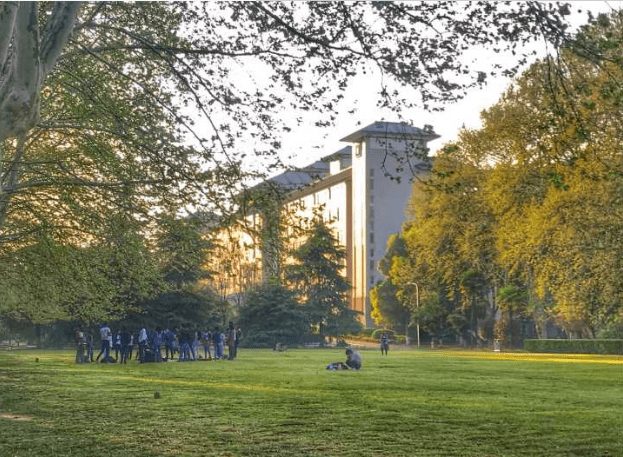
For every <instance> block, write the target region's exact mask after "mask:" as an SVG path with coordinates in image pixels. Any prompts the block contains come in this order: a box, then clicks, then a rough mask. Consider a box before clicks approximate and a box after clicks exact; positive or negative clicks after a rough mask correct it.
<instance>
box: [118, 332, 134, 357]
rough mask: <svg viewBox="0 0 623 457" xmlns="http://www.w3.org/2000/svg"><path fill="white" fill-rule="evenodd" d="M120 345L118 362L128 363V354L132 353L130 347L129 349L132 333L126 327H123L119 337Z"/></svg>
mask: <svg viewBox="0 0 623 457" xmlns="http://www.w3.org/2000/svg"><path fill="white" fill-rule="evenodd" d="M119 340H120V346H121V360H120V361H119V362H120V363H128V356H130V355H131V354H132V349H130V341H132V334H131V333H130V332H129V331H128V329H127V328H125V327H124V328H123V331H122V332H121V335H120V337H119Z"/></svg>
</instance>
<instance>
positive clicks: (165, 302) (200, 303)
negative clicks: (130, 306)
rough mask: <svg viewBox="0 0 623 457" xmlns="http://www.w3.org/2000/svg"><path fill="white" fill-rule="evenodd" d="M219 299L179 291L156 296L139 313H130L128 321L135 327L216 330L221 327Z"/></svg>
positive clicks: (141, 306)
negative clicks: (199, 326) (216, 327)
mask: <svg viewBox="0 0 623 457" xmlns="http://www.w3.org/2000/svg"><path fill="white" fill-rule="evenodd" d="M219 300H220V298H219V297H218V296H217V295H216V294H214V293H213V292H209V291H208V292H207V293H197V292H193V291H189V290H176V291H171V292H164V293H161V294H158V295H156V296H155V297H153V298H152V299H150V300H146V301H143V302H141V303H140V304H139V309H140V311H139V312H136V313H133V314H131V315H130V316H129V317H128V318H127V319H126V320H125V322H126V323H127V324H130V325H132V326H133V327H135V328H139V327H140V326H141V325H146V326H147V327H149V328H152V329H153V328H156V327H164V326H169V327H179V326H186V327H190V328H195V327H196V326H197V325H201V326H203V328H214V327H215V326H217V325H221V324H222V316H221V314H220V312H219Z"/></svg>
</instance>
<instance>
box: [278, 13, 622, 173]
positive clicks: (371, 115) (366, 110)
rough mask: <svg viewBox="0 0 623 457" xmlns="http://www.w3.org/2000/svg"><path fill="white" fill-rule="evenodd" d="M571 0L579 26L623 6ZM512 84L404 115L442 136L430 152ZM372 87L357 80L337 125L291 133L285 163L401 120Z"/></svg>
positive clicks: (472, 122) (475, 122)
mask: <svg viewBox="0 0 623 457" xmlns="http://www.w3.org/2000/svg"><path fill="white" fill-rule="evenodd" d="M570 3H571V5H572V11H574V12H575V11H577V9H582V10H584V12H583V13H582V14H581V15H577V14H574V15H573V16H572V17H573V25H574V26H576V27H577V26H579V25H582V24H585V23H586V22H587V15H586V12H585V11H586V10H589V9H590V10H591V11H592V12H593V14H594V15H597V14H598V13H607V12H610V11H611V10H612V9H620V8H621V7H622V6H623V2H620V1H611V2H606V1H572V2H570ZM538 49H540V51H541V56H542V55H544V51H545V47H544V46H543V45H542V44H541V46H540V47H539V48H538ZM493 56H495V57H493ZM479 58H480V59H482V60H483V61H484V62H487V60H488V58H491V59H493V58H495V59H498V60H499V58H500V55H499V54H494V55H492V56H484V55H482V56H479ZM510 58H511V57H510V56H509V59H510ZM510 83H511V80H510V79H509V78H502V77H500V78H497V79H494V80H490V81H489V83H488V84H487V86H486V87H485V88H483V89H481V90H474V91H472V92H471V93H470V94H469V95H468V96H467V97H466V98H465V99H463V100H462V101H460V102H457V103H455V104H452V105H446V109H445V111H443V112H433V113H429V112H426V111H424V110H408V111H405V112H404V113H403V117H404V118H405V119H411V120H413V124H414V125H415V126H416V127H423V126H424V124H430V125H432V126H433V128H434V130H435V132H436V133H438V134H439V135H441V138H440V139H438V140H436V141H435V142H432V143H430V145H429V146H430V147H431V152H434V151H435V150H436V149H439V148H440V147H441V146H442V145H443V144H444V143H446V142H448V141H452V140H454V139H456V137H457V134H458V132H459V130H460V129H461V127H462V126H466V127H469V128H478V127H479V126H480V118H479V115H480V112H481V111H482V110H483V109H485V108H487V107H489V106H491V105H493V104H494V103H495V102H496V101H497V100H498V99H499V97H500V95H501V94H502V93H503V92H504V91H505V90H506V89H507V88H508V86H509V85H510ZM371 87H374V88H377V87H379V84H378V79H377V80H375V79H374V77H373V76H371V75H370V76H368V78H363V77H362V78H360V79H358V80H357V81H355V82H354V84H353V85H352V87H351V88H350V89H349V91H348V93H347V94H346V102H347V103H344V104H343V105H342V106H343V107H344V108H343V109H342V112H341V113H340V114H339V115H338V121H337V125H336V127H335V128H325V129H319V128H313V127H310V128H307V129H305V128H294V129H293V131H292V133H291V134H290V135H288V136H285V137H283V150H284V154H283V157H284V160H285V161H286V163H287V164H289V165H294V166H304V165H307V164H310V163H312V162H314V161H315V160H318V159H319V158H321V157H324V156H326V155H329V154H331V153H332V152H335V151H337V150H339V149H341V148H343V147H344V146H346V143H341V142H340V141H339V140H340V139H341V138H343V137H345V136H346V135H348V134H349V133H351V132H354V131H356V130H358V129H360V128H362V127H365V126H366V125H369V124H371V123H373V122H374V121H377V120H386V121H398V120H399V119H398V118H397V116H396V115H395V114H393V113H391V112H388V111H385V112H384V111H382V110H379V109H377V108H376V97H375V95H376V94H375V93H374V92H373V91H372V89H370V88H371ZM355 100H358V103H357V106H358V112H356V113H355V114H349V113H347V110H348V109H349V107H350V105H351V104H352V103H353V102H355ZM286 156H291V157H292V159H285V157H286Z"/></svg>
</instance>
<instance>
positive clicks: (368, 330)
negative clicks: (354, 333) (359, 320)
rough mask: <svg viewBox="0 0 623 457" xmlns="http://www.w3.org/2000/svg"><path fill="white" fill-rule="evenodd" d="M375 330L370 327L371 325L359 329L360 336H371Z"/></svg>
mask: <svg viewBox="0 0 623 457" xmlns="http://www.w3.org/2000/svg"><path fill="white" fill-rule="evenodd" d="M375 331H376V329H375V328H371V327H366V328H364V329H363V330H362V331H361V335H362V336H369V337H371V336H372V334H373V333H374V332H375Z"/></svg>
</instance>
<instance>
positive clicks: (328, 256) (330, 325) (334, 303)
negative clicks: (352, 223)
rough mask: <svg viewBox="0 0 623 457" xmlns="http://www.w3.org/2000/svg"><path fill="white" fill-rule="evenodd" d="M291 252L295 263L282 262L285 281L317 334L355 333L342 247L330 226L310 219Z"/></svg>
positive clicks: (356, 324) (354, 315) (354, 319)
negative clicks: (308, 227) (284, 267)
mask: <svg viewBox="0 0 623 457" xmlns="http://www.w3.org/2000/svg"><path fill="white" fill-rule="evenodd" d="M291 255H292V258H293V260H294V262H295V263H293V264H291V265H287V266H286V278H287V281H288V283H289V284H290V285H291V287H292V288H293V290H295V291H297V294H298V296H299V298H300V300H301V302H302V305H303V307H304V309H305V312H306V313H307V315H308V317H309V320H310V322H311V323H312V324H313V325H316V326H317V327H318V332H319V334H320V335H323V336H332V337H343V336H344V335H346V334H349V333H358V331H359V330H360V327H361V326H360V325H359V322H358V321H357V313H356V312H355V311H354V310H351V309H350V308H349V298H348V293H349V291H350V289H351V285H350V283H349V282H348V280H347V279H346V278H345V277H344V276H343V274H342V271H343V270H344V267H345V264H346V251H345V250H344V248H342V247H341V246H340V245H339V243H338V241H337V239H336V237H335V235H334V234H333V232H332V230H331V229H330V228H329V227H328V226H327V225H326V224H325V223H324V222H323V221H322V220H321V219H320V218H316V219H314V221H313V222H312V226H311V228H310V229H309V232H308V234H307V238H306V239H305V241H304V242H303V243H302V244H301V245H300V246H299V247H298V249H296V250H294V251H293V252H292V254H291Z"/></svg>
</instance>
